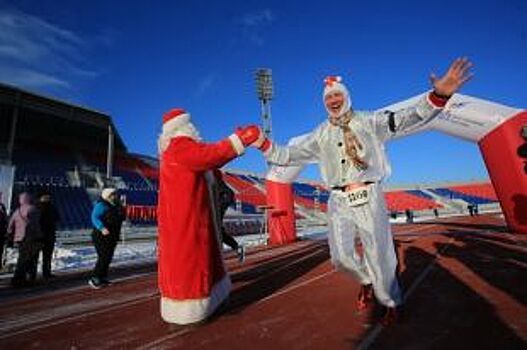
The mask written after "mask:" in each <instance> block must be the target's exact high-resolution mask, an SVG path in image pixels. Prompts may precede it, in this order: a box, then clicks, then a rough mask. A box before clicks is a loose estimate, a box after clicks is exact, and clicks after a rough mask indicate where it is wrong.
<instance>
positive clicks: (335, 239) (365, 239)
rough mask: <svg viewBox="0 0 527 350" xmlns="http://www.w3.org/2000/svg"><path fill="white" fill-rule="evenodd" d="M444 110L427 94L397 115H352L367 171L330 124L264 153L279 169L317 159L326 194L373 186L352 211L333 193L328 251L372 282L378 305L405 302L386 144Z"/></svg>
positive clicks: (342, 197)
mask: <svg viewBox="0 0 527 350" xmlns="http://www.w3.org/2000/svg"><path fill="white" fill-rule="evenodd" d="M440 111H441V108H440V107H436V106H435V105H434V104H433V103H432V102H431V100H430V99H429V96H428V94H427V95H426V96H425V97H423V98H422V99H421V100H419V101H418V102H417V103H416V104H415V105H414V106H412V107H410V108H407V109H404V110H401V111H398V112H396V113H391V112H383V113H371V112H370V113H368V112H354V113H353V117H352V118H351V121H350V122H349V123H348V125H349V127H350V128H351V130H352V131H353V132H354V134H355V135H356V136H357V138H358V139H359V141H360V143H361V144H362V145H363V146H364V147H363V148H362V150H360V151H359V156H360V157H361V158H362V159H363V160H364V161H366V162H367V164H368V167H367V168H366V169H365V170H360V169H357V168H356V167H355V166H353V164H351V162H350V160H349V158H348V157H347V156H346V153H345V147H344V134H343V131H342V129H341V128H340V127H338V126H335V125H333V124H331V123H330V122H329V120H327V121H325V122H323V123H322V124H320V125H319V126H318V127H317V128H316V129H315V130H314V131H313V132H312V133H311V134H309V135H308V136H307V137H305V138H304V139H303V140H302V141H301V142H299V143H298V144H295V145H291V146H287V147H283V146H277V145H275V144H274V143H273V144H272V145H271V147H270V148H269V149H268V150H267V151H266V152H264V155H265V157H266V158H267V160H268V162H270V163H272V164H276V165H302V164H305V163H308V162H312V161H313V160H316V161H317V162H318V163H319V166H320V170H321V173H322V178H323V181H324V183H325V184H326V186H327V187H328V189H332V188H334V187H342V186H345V185H348V184H352V183H358V182H372V184H370V185H368V187H369V190H370V199H369V202H368V203H366V204H363V205H360V206H349V205H348V198H347V197H346V196H347V194H346V193H345V192H342V191H340V190H332V191H331V194H330V198H329V205H328V219H329V246H330V252H331V260H332V262H333V264H334V265H335V267H336V268H338V269H342V270H345V271H349V272H352V273H353V274H354V275H356V276H357V278H358V279H359V281H360V283H361V284H370V283H371V284H372V285H373V289H374V291H375V295H376V297H377V299H378V300H379V302H380V303H382V304H383V305H385V306H388V307H393V306H396V305H398V304H400V303H401V301H402V300H401V291H400V288H399V284H398V282H397V278H396V275H395V273H396V266H397V258H396V255H395V250H394V247H393V238H392V235H391V231H390V225H389V221H388V214H387V211H386V205H385V202H384V196H383V192H382V188H381V184H380V182H381V181H382V180H383V179H385V178H386V177H387V176H389V175H390V165H389V163H388V160H387V158H386V154H385V150H384V142H385V141H387V140H389V139H390V138H392V137H394V136H395V135H397V134H398V133H399V134H400V133H404V134H405V135H406V134H408V133H410V132H411V131H412V130H413V129H414V128H417V127H419V126H421V125H422V124H424V123H427V122H428V121H430V120H431V119H432V118H433V117H435V116H436V115H437V114H438V113H439V112H440ZM356 239H360V241H361V242H362V246H363V248H364V255H363V256H360V255H359V254H358V252H357V250H356V249H355V242H356Z"/></svg>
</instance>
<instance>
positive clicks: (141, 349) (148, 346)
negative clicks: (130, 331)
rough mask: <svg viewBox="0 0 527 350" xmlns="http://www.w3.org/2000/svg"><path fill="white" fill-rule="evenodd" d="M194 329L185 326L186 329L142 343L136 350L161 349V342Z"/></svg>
mask: <svg viewBox="0 0 527 350" xmlns="http://www.w3.org/2000/svg"><path fill="white" fill-rule="evenodd" d="M193 330H194V328H192V327H189V328H185V329H182V330H180V331H177V332H175V333H170V334H167V335H165V336H164V337H161V338H158V339H157V340H154V341H153V342H150V343H146V344H143V345H141V346H139V347H137V348H135V349H136V350H147V349H160V347H158V346H159V345H160V344H162V343H164V342H166V341H167V340H171V339H174V338H177V337H180V336H182V335H185V334H187V333H190V332H191V331H193Z"/></svg>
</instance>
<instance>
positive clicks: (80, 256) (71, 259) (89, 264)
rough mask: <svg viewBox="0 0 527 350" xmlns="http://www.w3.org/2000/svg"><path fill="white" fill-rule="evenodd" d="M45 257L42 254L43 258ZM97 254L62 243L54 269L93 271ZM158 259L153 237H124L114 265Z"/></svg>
mask: <svg viewBox="0 0 527 350" xmlns="http://www.w3.org/2000/svg"><path fill="white" fill-rule="evenodd" d="M321 234H322V235H324V236H325V234H326V231H325V230H324V229H323V228H322V229H321V228H320V227H318V228H316V229H315V228H308V229H305V230H302V231H299V233H298V236H299V237H302V238H305V237H308V236H313V238H315V236H316V235H321ZM234 238H235V239H236V240H237V241H238V243H239V244H242V245H244V246H246V247H253V246H257V245H262V244H265V242H266V241H267V235H264V234H255V235H245V236H235V237H234ZM223 248H224V251H225V252H228V251H229V250H230V248H229V247H228V246H226V245H224V246H223ZM17 257H18V252H17V250H16V249H13V248H7V250H6V257H5V266H6V267H5V269H4V273H3V274H2V277H4V278H5V277H7V275H9V277H10V276H11V273H12V271H13V270H14V267H15V265H16V260H17ZM40 258H41V259H42V256H41V257H40ZM96 260H97V254H96V252H95V248H94V247H93V245H91V244H90V243H85V244H84V245H80V246H71V245H61V244H57V245H56V246H55V251H54V253H53V260H52V271H53V272H54V273H58V274H60V273H61V272H63V273H66V272H67V273H70V272H80V271H88V270H91V269H92V268H93V267H94V266H95V262H96ZM156 260H157V241H156V240H155V239H151V240H149V241H135V242H134V241H133V240H130V239H128V240H125V241H124V242H122V241H121V242H120V243H119V244H118V245H117V248H116V250H115V255H114V258H113V261H112V265H111V266H124V265H136V264H142V263H154V262H155V261H156ZM40 269H41V261H39V272H41V271H40Z"/></svg>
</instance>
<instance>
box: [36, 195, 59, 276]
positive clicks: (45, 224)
mask: <svg viewBox="0 0 527 350" xmlns="http://www.w3.org/2000/svg"><path fill="white" fill-rule="evenodd" d="M38 209H39V210H40V228H41V230H42V234H43V240H42V275H43V276H44V278H46V279H48V278H52V277H54V276H53V274H52V273H51V259H52V257H53V250H54V249H55V240H56V235H57V223H58V222H59V214H58V212H57V209H56V208H55V206H54V205H53V201H52V198H51V194H49V193H43V194H41V195H40V198H39V203H38Z"/></svg>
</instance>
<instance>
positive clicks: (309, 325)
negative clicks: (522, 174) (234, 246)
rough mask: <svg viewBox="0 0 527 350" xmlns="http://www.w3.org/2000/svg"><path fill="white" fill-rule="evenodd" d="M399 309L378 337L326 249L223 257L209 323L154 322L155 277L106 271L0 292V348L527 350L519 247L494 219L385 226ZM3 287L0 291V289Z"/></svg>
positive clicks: (525, 259)
mask: <svg viewBox="0 0 527 350" xmlns="http://www.w3.org/2000/svg"><path fill="white" fill-rule="evenodd" d="M393 230H394V237H395V242H396V246H397V251H398V255H399V262H400V269H399V270H400V278H401V283H402V285H403V287H404V291H405V304H404V308H403V312H402V315H401V319H400V321H399V322H398V323H397V324H395V325H393V326H391V327H389V328H382V327H381V326H379V325H378V323H377V320H378V318H379V316H380V312H381V311H382V310H381V309H380V308H379V307H377V306H374V307H372V308H371V309H369V310H367V311H363V312H362V313H357V312H356V310H355V308H354V300H355V297H356V295H357V292H358V288H359V286H358V284H357V283H356V282H355V281H354V280H353V279H352V278H350V277H349V276H347V275H346V274H344V273H341V272H335V271H334V270H333V268H332V267H331V264H330V262H329V253H328V247H327V244H326V242H325V241H320V240H318V241H299V242H296V243H294V244H290V245H287V246H282V247H275V248H272V247H262V248H256V249H253V250H249V252H248V257H247V261H246V263H245V264H243V265H239V264H238V263H237V262H236V260H235V258H234V257H233V256H231V255H227V257H226V258H227V266H228V268H229V270H230V272H231V276H232V280H233V285H234V287H233V291H232V294H231V299H230V302H229V303H228V304H227V305H226V306H225V307H224V308H223V309H222V310H221V311H220V312H219V313H218V314H217V315H216V316H215V317H213V318H212V319H211V320H210V321H208V322H207V323H204V324H200V325H197V326H191V327H189V326H187V327H183V326H176V325H169V324H166V323H164V322H163V321H162V320H161V319H160V317H159V310H158V305H159V294H158V292H157V286H156V273H155V266H142V267H137V268H134V269H128V270H119V271H115V275H116V276H117V277H116V283H115V284H113V285H112V286H111V287H109V288H105V289H101V290H92V289H90V288H88V287H87V285H86V284H85V276H82V275H70V276H61V277H59V278H58V279H57V280H56V281H53V282H52V283H51V284H50V285H41V286H38V287H36V288H33V289H19V290H13V289H11V288H10V287H8V286H6V285H2V286H0V315H1V316H0V349H33V348H35V349H229V350H234V349H272V350H278V349H287V350H292V349H326V350H329V349H355V348H359V349H369V348H371V349H430V348H432V349H434V348H437V349H440V348H441V349H451V348H466V349H472V348H477V349H491V348H499V349H521V348H527V283H526V281H527V237H523V236H518V235H511V234H509V233H508V232H507V230H506V228H505V226H504V222H503V220H502V219H501V218H499V217H497V216H492V215H487V216H479V217H474V218H470V217H468V218H467V217H463V218H450V219H438V220H436V221H432V222H428V223H422V224H408V225H398V226H394V229H393ZM4 284H5V282H4Z"/></svg>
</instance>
